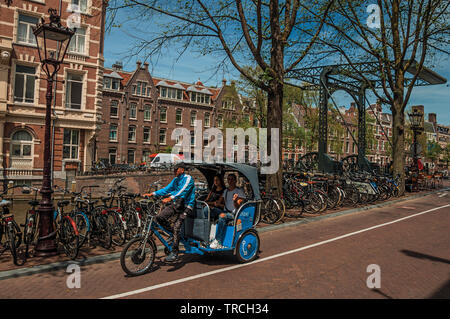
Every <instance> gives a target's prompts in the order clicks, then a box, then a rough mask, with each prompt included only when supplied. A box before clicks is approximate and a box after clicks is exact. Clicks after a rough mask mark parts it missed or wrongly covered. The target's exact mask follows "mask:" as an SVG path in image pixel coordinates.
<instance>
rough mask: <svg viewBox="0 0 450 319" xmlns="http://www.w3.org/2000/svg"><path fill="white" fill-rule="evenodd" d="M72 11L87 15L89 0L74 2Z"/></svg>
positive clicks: (76, 0)
mask: <svg viewBox="0 0 450 319" xmlns="http://www.w3.org/2000/svg"><path fill="white" fill-rule="evenodd" d="M75 6H76V7H75ZM77 9H78V10H77ZM71 10H72V11H77V12H83V13H86V12H87V0H72V6H71Z"/></svg>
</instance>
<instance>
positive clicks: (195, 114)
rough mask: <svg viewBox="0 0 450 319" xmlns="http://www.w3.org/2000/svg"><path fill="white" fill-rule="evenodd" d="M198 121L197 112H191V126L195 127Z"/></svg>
mask: <svg viewBox="0 0 450 319" xmlns="http://www.w3.org/2000/svg"><path fill="white" fill-rule="evenodd" d="M196 120H197V112H195V111H192V112H191V126H195V121H196Z"/></svg>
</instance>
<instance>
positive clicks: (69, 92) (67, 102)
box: [65, 72, 85, 110]
mask: <svg viewBox="0 0 450 319" xmlns="http://www.w3.org/2000/svg"><path fill="white" fill-rule="evenodd" d="M72 75H76V76H81V80H72V79H70V77H71V76H72ZM84 79H85V75H84V74H79V73H75V72H73V73H72V72H67V76H66V83H65V85H66V89H65V94H66V98H65V107H66V109H73V110H82V109H83V102H84V98H83V95H84V94H83V93H84ZM72 82H75V83H81V89H80V107H79V108H74V107H72V103H71V102H70V99H71V97H72V84H71V83H72Z"/></svg>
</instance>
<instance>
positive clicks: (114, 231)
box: [107, 211, 128, 246]
mask: <svg viewBox="0 0 450 319" xmlns="http://www.w3.org/2000/svg"><path fill="white" fill-rule="evenodd" d="M107 216H108V224H109V227H110V229H111V240H112V243H113V244H114V245H117V246H122V245H123V244H125V241H126V233H125V225H124V221H123V220H122V215H121V214H120V213H119V212H116V211H109V212H108V215H107ZM127 226H128V224H127Z"/></svg>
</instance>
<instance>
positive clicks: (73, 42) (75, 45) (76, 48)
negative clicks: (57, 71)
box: [67, 27, 88, 55]
mask: <svg viewBox="0 0 450 319" xmlns="http://www.w3.org/2000/svg"><path fill="white" fill-rule="evenodd" d="M82 31H83V32H84V34H82V33H81V32H82ZM81 39H83V43H84V45H83V50H81V49H80V45H79V44H80V43H81ZM86 39H87V28H86V27H80V28H78V29H77V30H76V32H75V34H74V35H73V36H72V39H70V43H69V47H68V48H67V52H68V53H75V54H83V55H86V51H87V42H88V41H86Z"/></svg>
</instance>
